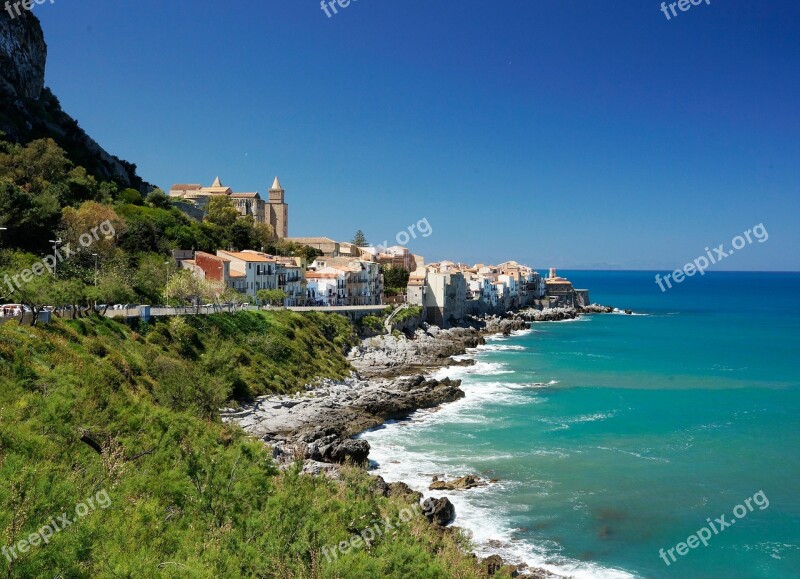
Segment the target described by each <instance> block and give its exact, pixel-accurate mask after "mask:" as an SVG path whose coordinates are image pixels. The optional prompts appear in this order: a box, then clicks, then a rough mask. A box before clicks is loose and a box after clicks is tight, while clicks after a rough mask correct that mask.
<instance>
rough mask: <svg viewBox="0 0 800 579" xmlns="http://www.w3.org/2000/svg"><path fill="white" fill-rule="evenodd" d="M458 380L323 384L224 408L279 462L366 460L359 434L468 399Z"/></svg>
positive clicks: (365, 445) (357, 380)
mask: <svg viewBox="0 0 800 579" xmlns="http://www.w3.org/2000/svg"><path fill="white" fill-rule="evenodd" d="M460 385H461V382H460V381H458V380H449V379H445V380H441V381H440V380H433V379H426V378H425V377H424V376H407V377H403V378H397V379H394V380H371V381H367V380H362V379H360V378H358V377H355V376H353V377H350V378H347V379H345V380H342V381H339V382H335V381H330V380H328V381H321V382H320V383H318V384H317V385H316V389H314V390H312V391H310V392H308V393H307V394H306V395H304V396H300V397H298V396H264V397H261V398H258V399H256V401H255V402H254V403H252V404H250V405H247V406H245V407H243V408H236V409H224V410H222V412H221V415H222V419H223V420H224V421H226V422H234V423H236V424H238V425H239V426H241V427H242V428H243V429H244V430H245V431H246V432H248V433H249V434H251V435H254V436H257V437H258V438H261V439H262V440H263V441H264V442H266V443H267V444H270V445H272V446H273V456H274V457H275V458H276V460H278V461H279V462H291V461H293V460H295V459H297V458H301V459H311V460H315V461H319V462H333V463H343V462H346V461H351V462H354V463H357V464H362V463H364V462H366V460H367V457H368V455H369V443H368V442H367V441H366V440H363V439H353V438H351V437H352V436H353V435H355V434H358V433H361V432H364V431H365V430H369V429H370V428H374V427H376V426H380V425H381V424H383V423H384V422H385V421H386V420H389V419H401V418H405V417H406V416H408V415H409V414H411V413H413V412H414V411H416V410H418V409H420V408H433V407H436V406H439V405H440V404H444V403H446V402H452V401H454V400H458V399H459V398H462V397H463V396H464V392H463V391H462V390H461V389H460V388H459V386H460Z"/></svg>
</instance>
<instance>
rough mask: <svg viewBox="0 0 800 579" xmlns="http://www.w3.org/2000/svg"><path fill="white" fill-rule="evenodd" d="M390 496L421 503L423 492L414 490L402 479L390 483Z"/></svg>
mask: <svg viewBox="0 0 800 579" xmlns="http://www.w3.org/2000/svg"><path fill="white" fill-rule="evenodd" d="M388 496H390V497H401V498H407V499H408V500H409V502H413V503H415V504H419V502H420V501H421V500H422V493H420V492H417V491H415V490H413V489H412V488H411V487H410V486H408V485H407V484H406V483H404V482H402V481H398V482H393V483H389V494H388Z"/></svg>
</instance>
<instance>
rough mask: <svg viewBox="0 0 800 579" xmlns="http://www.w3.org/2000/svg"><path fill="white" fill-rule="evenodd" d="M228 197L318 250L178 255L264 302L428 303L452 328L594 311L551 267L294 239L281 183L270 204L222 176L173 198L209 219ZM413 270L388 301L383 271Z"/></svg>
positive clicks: (432, 317) (203, 275)
mask: <svg viewBox="0 0 800 579" xmlns="http://www.w3.org/2000/svg"><path fill="white" fill-rule="evenodd" d="M215 195H225V196H227V197H229V198H231V200H232V201H233V202H234V204H235V206H236V207H237V209H238V210H239V212H240V214H241V215H243V216H245V215H252V216H253V217H254V218H255V219H256V221H258V222H262V223H270V224H271V225H272V226H273V227H274V229H275V232H276V234H277V236H278V237H279V238H282V239H286V240H287V241H290V242H293V243H296V244H299V245H306V246H310V247H313V248H315V249H317V250H318V251H319V252H320V253H322V255H321V256H319V257H317V258H316V259H315V260H314V261H313V262H312V263H307V261H306V258H304V257H281V256H274V255H268V254H266V253H263V252H259V251H253V250H244V251H225V250H222V249H220V250H217V251H216V253H215V254H212V253H206V252H202V251H196V252H195V251H191V252H181V251H179V252H175V257H176V259H177V261H178V263H179V264H180V266H181V267H182V268H185V269H188V270H190V271H192V273H193V274H194V275H195V276H197V277H198V278H200V279H203V280H206V281H210V282H214V283H216V284H218V285H220V286H222V287H229V288H233V289H235V290H236V291H238V292H240V293H243V294H246V295H249V296H253V297H257V295H258V292H259V291H260V290H282V291H283V292H284V293H285V295H286V298H285V305H286V306H288V307H292V306H364V305H381V304H384V303H397V302H401V303H402V302H406V303H408V304H412V305H418V306H422V308H423V312H424V313H423V316H424V318H425V319H426V321H428V322H429V323H431V324H436V325H439V326H442V327H448V326H450V325H453V324H457V323H459V322H461V321H463V320H465V319H466V318H467V316H470V315H483V314H500V313H504V312H507V311H509V310H515V309H518V308H524V307H555V306H586V305H589V293H588V291H587V290H576V289H575V288H574V287H573V285H572V283H571V282H570V281H569V280H567V279H565V278H563V277H559V276H558V275H557V274H556V271H555V270H553V269H551V270H550V275H549V276H548V277H547V278H544V277H542V276H541V275H540V274H539V273H538V272H536V271H534V270H533V269H532V268H530V267H528V266H525V265H521V264H519V263H517V262H515V261H507V262H505V263H501V264H499V265H484V264H476V265H471V266H470V265H466V264H461V263H454V262H451V261H440V262H437V263H432V264H428V265H426V264H425V260H424V258H423V257H422V256H420V255H415V254H412V253H411V252H410V251H409V250H408V248H406V247H403V246H399V245H398V246H393V247H380V246H379V247H359V246H356V245H354V244H352V243H346V242H339V241H335V240H333V239H330V238H328V237H289V236H288V231H289V206H288V204H287V203H286V202H285V191H284V190H283V188H282V187H281V185H280V181H279V180H278V178H277V177H276V178H275V181H274V182H273V185H272V187H270V190H269V196H268V199H267V200H262V199H261V196H260V195H259V194H258V193H234V192H233V191H232V190H231V189H230V188H229V187H225V186H223V185H222V184H221V182H220V180H219V178H217V179H216V180H215V181H214V183H213V184H212V185H211V186H210V187H203V186H201V185H174V186H173V187H172V189H171V190H170V197H171V198H172V199H173V201H175V202H177V204H178V206H179V207H180V206H182V205H185V206H186V210H187V213H189V214H192V213H193V212H195V211H197V212H199V214H200V215H201V216H202V211H203V208H204V206H205V205H206V204H207V202H208V199H209V198H211V197H212V196H215ZM386 267H396V268H402V269H405V270H406V271H408V272H409V281H408V287H407V288H406V293H405V294H404V295H400V296H392V297H391V298H387V296H385V294H384V289H385V288H384V277H383V270H384V268H386Z"/></svg>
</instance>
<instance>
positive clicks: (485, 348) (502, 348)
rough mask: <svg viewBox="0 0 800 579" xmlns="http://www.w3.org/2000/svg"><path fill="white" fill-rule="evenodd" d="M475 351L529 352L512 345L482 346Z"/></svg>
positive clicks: (522, 347) (523, 347) (521, 347)
mask: <svg viewBox="0 0 800 579" xmlns="http://www.w3.org/2000/svg"><path fill="white" fill-rule="evenodd" d="M473 349H474V350H476V351H478V352H522V351H524V350H527V348H526V347H525V346H514V345H510V344H482V345H480V346H478V347H477V348H473Z"/></svg>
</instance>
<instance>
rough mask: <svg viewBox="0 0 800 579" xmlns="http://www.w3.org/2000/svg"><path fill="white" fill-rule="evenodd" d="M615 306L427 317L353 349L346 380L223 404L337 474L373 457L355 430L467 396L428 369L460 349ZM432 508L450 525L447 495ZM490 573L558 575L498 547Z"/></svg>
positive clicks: (265, 436)
mask: <svg viewBox="0 0 800 579" xmlns="http://www.w3.org/2000/svg"><path fill="white" fill-rule="evenodd" d="M611 311H613V308H607V307H605V306H590V307H589V308H582V309H575V308H553V309H550V310H533V309H531V310H521V311H518V312H513V313H512V312H509V314H508V316H507V317H505V318H500V317H496V316H493V317H487V318H473V319H470V320H469V321H468V324H469V325H468V326H467V327H458V328H451V329H447V330H442V329H440V328H438V327H436V326H428V325H427V324H424V325H423V327H422V328H420V329H418V330H416V332H414V333H413V334H412V335H411V336H399V337H398V336H392V335H382V336H376V337H372V338H368V339H366V340H364V341H363V342H362V343H361V344H360V345H358V346H356V347H355V348H353V349H352V350H351V352H350V353H349V355H348V359H349V361H350V363H351V365H352V366H353V368H354V369H355V372H354V373H353V374H352V375H351V376H350V377H349V378H347V379H345V380H342V381H332V380H325V381H320V382H318V383H315V384H310V385H308V386H307V387H306V392H305V393H301V394H296V395H294V396H264V397H261V398H258V399H257V400H256V401H255V402H254V403H253V404H250V405H247V406H245V407H243V408H237V409H234V408H230V409H223V410H222V411H221V415H222V419H223V421H226V422H233V423H236V424H238V425H239V426H241V427H242V428H243V429H244V430H245V431H246V432H247V433H249V434H251V435H253V436H256V437H258V438H260V439H261V440H263V441H264V442H265V443H266V444H268V445H270V446H271V447H272V448H273V456H274V458H275V460H276V461H277V463H278V464H279V465H280V466H282V467H286V466H288V465H290V464H293V463H294V462H295V461H297V460H298V459H300V460H303V461H304V467H303V470H304V472H306V473H308V474H313V475H317V474H326V475H328V476H331V477H337V476H338V466H337V465H338V464H342V463H345V462H352V463H355V464H367V462H368V457H369V451H370V445H369V442H367V441H366V440H364V439H361V438H353V437H354V436H355V435H357V434H360V433H362V432H365V431H367V430H370V429H372V428H375V427H377V426H380V425H381V424H383V423H385V422H386V421H387V420H397V419H403V418H407V417H408V416H410V415H411V414H412V413H414V412H415V411H417V410H420V409H426V408H436V407H438V406H440V405H442V404H445V403H448V402H453V401H455V400H458V399H460V398H463V397H464V392H463V391H462V390H461V388H460V385H461V381H460V380H450V379H448V378H445V379H443V380H436V379H432V378H430V377H426V376H425V374H428V373H430V372H431V371H433V370H435V369H437V368H441V367H444V366H452V365H456V364H459V363H463V364H474V360H465V361H463V362H457V361H455V360H453V356H459V355H463V354H465V353H467V350H468V349H469V348H475V347H477V346H479V345H482V344H485V343H486V341H485V338H484V336H486V335H493V334H503V335H509V334H510V333H511V332H513V331H515V330H523V329H527V328H528V327H529V323H530V322H539V321H558V320H568V319H575V318H577V317H578V316H579V315H581V314H583V313H607V312H611ZM377 479H378V480H377V483H378V487H379V489H383V490H382V491H381V493H382V494H384V495H386V496H389V494H396V493H399V494H402V495H408V496H409V498H411V499H415V500H416V502H417V503H419V501H420V500H421V498H422V495H421V494H420V493H417V492H415V491H412V490H411V489H410V488H409V487H408V486H407V485H405V484H404V483H392V484H387V483H386V482H385V481H383V479H382V478H381V477H377ZM492 482H496V481H484V480H481V479H479V478H478V477H475V476H473V475H466V476H462V477H461V478H456V479H452V480H438V479H437V480H434V481H432V483H431V487H430V490H452V489H461V490H468V489H471V488H475V487H477V486H483V485H485V484H490V483H492ZM428 501H429V503H427V506H426V513H429V514H428V515H427V516H428V519H429V520H430V521H431V523H432V524H436V525H438V526H440V527H442V528H443V527H445V526H446V525H448V524H449V523H451V522H452V520H453V519H454V518H455V510H454V507H453V505H452V504H451V503H450V501H449V500H447V499H446V498H442V499H435V498H431V499H428ZM481 565H482V567H484V568H485V569H486V571H487V576H491V575H494V574H495V573H497V572H498V571H499V570H500V569H503V568H507V569H508V570H510V571H512V575H513V576H519V577H536V578H544V577H557V576H556V575H553V574H551V573H549V572H547V571H544V570H541V569H529V568H527V567H525V566H524V565H523V566H512V567H507V566H505V565H504V563H503V561H502V559H501V558H500V557H498V556H497V555H493V556H491V557H489V558H487V559H484V560H483V561H482V562H481Z"/></svg>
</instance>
